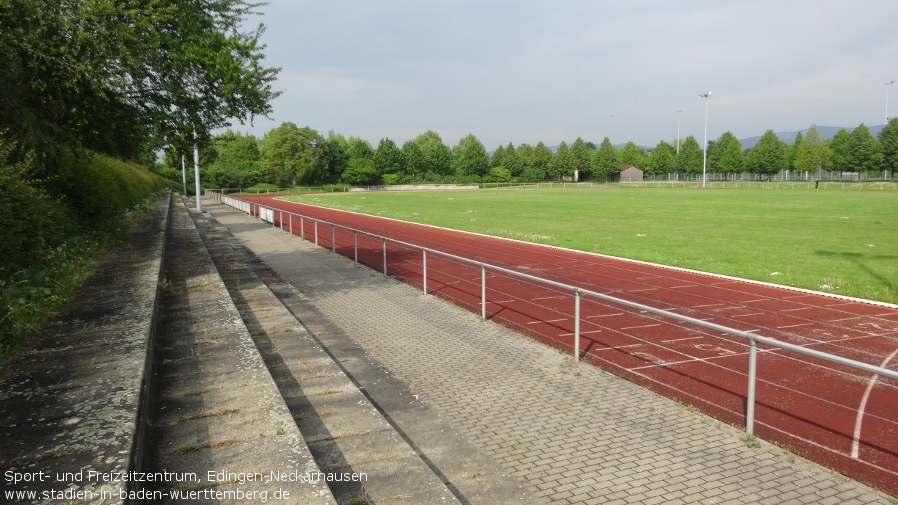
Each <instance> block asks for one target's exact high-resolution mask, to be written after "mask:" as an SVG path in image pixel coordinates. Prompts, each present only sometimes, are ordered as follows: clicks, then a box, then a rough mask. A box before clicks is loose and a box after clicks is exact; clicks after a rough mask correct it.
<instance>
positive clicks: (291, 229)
mask: <svg viewBox="0 0 898 505" xmlns="http://www.w3.org/2000/svg"><path fill="white" fill-rule="evenodd" d="M287 219H289V220H290V235H293V214H287Z"/></svg>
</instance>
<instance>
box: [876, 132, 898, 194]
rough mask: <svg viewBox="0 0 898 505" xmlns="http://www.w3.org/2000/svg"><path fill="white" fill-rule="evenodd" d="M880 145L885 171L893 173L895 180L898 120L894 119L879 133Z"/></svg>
mask: <svg viewBox="0 0 898 505" xmlns="http://www.w3.org/2000/svg"><path fill="white" fill-rule="evenodd" d="M879 143H880V144H881V145H882V155H883V169H884V170H889V171H890V172H891V177H892V178H893V179H894V178H895V170H898V118H894V117H893V118H892V119H890V120H889V123H888V124H887V125H885V126H884V127H883V129H882V130H881V131H880V132H879Z"/></svg>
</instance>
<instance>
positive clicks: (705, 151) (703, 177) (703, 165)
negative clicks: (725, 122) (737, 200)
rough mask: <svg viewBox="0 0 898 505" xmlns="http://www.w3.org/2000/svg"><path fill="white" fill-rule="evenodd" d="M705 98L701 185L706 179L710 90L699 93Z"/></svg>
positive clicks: (703, 185) (703, 184)
mask: <svg viewBox="0 0 898 505" xmlns="http://www.w3.org/2000/svg"><path fill="white" fill-rule="evenodd" d="M699 96H700V97H702V98H704V99H705V142H704V144H702V187H703V188H704V187H705V182H706V181H707V179H708V98H711V92H710V91H709V92H707V93H705V94H702V95H699Z"/></svg>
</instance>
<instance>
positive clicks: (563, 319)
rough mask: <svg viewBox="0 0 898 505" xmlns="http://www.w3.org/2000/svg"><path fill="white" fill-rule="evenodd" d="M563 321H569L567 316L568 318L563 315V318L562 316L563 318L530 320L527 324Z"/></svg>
mask: <svg viewBox="0 0 898 505" xmlns="http://www.w3.org/2000/svg"><path fill="white" fill-rule="evenodd" d="M561 321H567V318H566V317H563V318H561V319H549V320H548V321H530V322H529V323H527V324H540V323H558V322H561Z"/></svg>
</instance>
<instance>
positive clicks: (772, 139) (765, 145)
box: [748, 130, 786, 174]
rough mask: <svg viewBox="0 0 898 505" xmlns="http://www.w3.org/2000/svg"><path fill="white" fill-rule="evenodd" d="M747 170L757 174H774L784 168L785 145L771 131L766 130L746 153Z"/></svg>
mask: <svg viewBox="0 0 898 505" xmlns="http://www.w3.org/2000/svg"><path fill="white" fill-rule="evenodd" d="M748 167H749V170H750V171H752V172H754V173H758V174H775V173H777V172H779V171H780V170H783V169H784V168H786V144H784V143H783V141H782V140H780V139H779V137H777V136H776V133H774V132H773V130H767V131H766V132H764V135H762V136H761V139H760V140H758V143H757V144H755V145H754V147H752V148H751V150H750V151H749V152H748Z"/></svg>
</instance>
